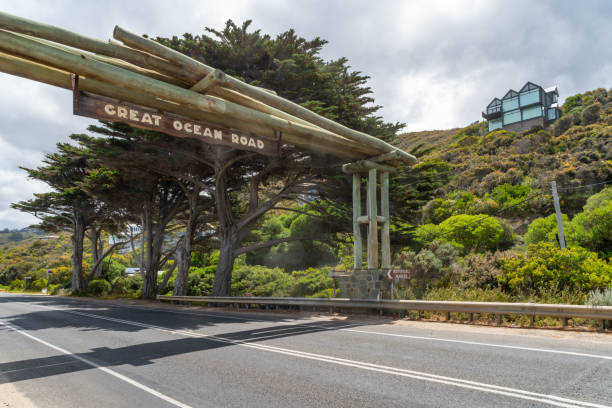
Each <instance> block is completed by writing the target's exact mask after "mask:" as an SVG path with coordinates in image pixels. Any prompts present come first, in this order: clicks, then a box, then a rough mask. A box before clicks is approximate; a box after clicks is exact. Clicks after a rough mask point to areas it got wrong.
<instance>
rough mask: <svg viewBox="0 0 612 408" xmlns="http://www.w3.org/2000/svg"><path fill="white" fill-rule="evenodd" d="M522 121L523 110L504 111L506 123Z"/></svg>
mask: <svg viewBox="0 0 612 408" xmlns="http://www.w3.org/2000/svg"><path fill="white" fill-rule="evenodd" d="M520 121H521V111H520V110H515V111H512V112H507V113H504V125H509V124H510V123H516V122H520Z"/></svg>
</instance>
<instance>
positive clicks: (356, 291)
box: [338, 269, 391, 299]
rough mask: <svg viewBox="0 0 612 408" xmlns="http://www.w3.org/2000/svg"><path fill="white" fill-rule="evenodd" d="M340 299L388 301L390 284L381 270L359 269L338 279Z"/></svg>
mask: <svg viewBox="0 0 612 408" xmlns="http://www.w3.org/2000/svg"><path fill="white" fill-rule="evenodd" d="M338 286H339V289H340V297H346V298H351V299H386V298H388V297H390V295H391V286H390V282H389V280H388V279H387V276H386V274H385V272H383V271H381V270H380V269H357V270H355V271H353V273H352V274H350V275H348V276H342V277H339V278H338Z"/></svg>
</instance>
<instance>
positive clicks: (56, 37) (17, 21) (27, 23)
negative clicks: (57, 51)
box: [0, 12, 192, 81]
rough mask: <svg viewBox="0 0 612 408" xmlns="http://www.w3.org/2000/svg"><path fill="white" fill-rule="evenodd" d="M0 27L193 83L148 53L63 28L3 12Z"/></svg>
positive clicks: (174, 67) (179, 68) (165, 62)
mask: <svg viewBox="0 0 612 408" xmlns="http://www.w3.org/2000/svg"><path fill="white" fill-rule="evenodd" d="M0 28H2V29H4V30H9V31H14V32H16V33H22V34H27V35H30V36H33V37H37V38H42V39H45V40H49V41H53V42H57V43H60V44H64V45H68V46H70V47H75V48H78V49H81V50H87V51H91V52H94V53H96V54H100V55H105V56H107V57H112V58H119V59H122V60H124V61H127V62H130V63H132V64H135V65H138V66H139V67H146V68H149V69H154V70H156V71H159V72H164V73H168V74H170V75H171V76H173V77H175V78H179V79H181V80H186V81H192V77H185V75H184V74H185V72H184V71H183V69H182V68H181V67H178V66H175V65H172V64H168V62H167V61H164V60H163V59H161V58H158V57H156V56H153V55H151V54H149V53H146V52H141V51H138V50H133V49H131V48H128V47H125V46H121V45H117V44H111V43H108V42H104V41H100V40H96V39H94V38H89V37H86V36H84V35H80V34H77V33H74V32H71V31H68V30H64V29H63V28H59V27H55V26H52V25H47V24H42V23H38V22H36V21H32V20H28V19H25V18H21V17H17V16H13V15H11V14H7V13H3V12H0Z"/></svg>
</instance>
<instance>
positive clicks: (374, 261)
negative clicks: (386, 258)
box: [368, 169, 378, 269]
mask: <svg viewBox="0 0 612 408" xmlns="http://www.w3.org/2000/svg"><path fill="white" fill-rule="evenodd" d="M376 207H377V205H376V169H370V171H369V172H368V223H369V226H368V269H378V219H377V208H376Z"/></svg>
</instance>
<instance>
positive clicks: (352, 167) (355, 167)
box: [342, 160, 397, 174]
mask: <svg viewBox="0 0 612 408" xmlns="http://www.w3.org/2000/svg"><path fill="white" fill-rule="evenodd" d="M372 169H375V170H380V171H383V172H388V173H395V172H396V171H397V169H396V168H395V167H391V166H387V165H384V164H379V163H374V162H373V161H369V160H360V161H358V162H354V163H347V164H345V165H343V166H342V171H344V172H345V173H349V174H352V173H366V172H369V171H370V170H372Z"/></svg>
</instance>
